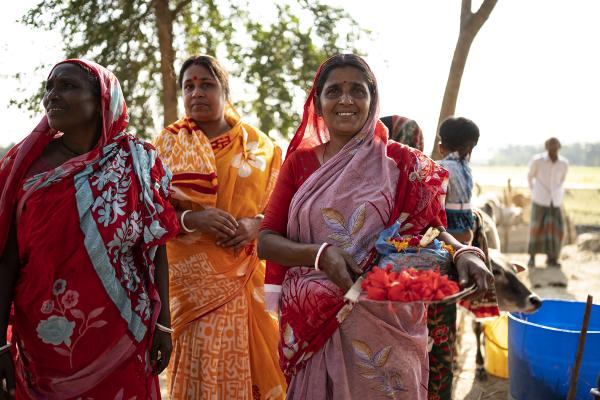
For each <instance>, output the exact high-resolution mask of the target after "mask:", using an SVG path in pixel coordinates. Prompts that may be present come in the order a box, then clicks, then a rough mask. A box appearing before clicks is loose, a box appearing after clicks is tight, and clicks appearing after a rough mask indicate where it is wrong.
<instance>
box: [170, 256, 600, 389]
mask: <svg viewBox="0 0 600 400" xmlns="http://www.w3.org/2000/svg"><path fill="white" fill-rule="evenodd" d="M508 257H509V259H511V260H513V261H515V262H520V263H522V264H524V265H525V264H526V263H527V259H528V256H527V254H522V253H515V254H508ZM536 261H537V264H538V266H537V267H536V268H532V269H529V270H527V271H526V272H523V273H522V274H521V276H520V277H521V278H522V279H523V280H524V281H525V282H526V283H527V285H528V286H529V287H530V288H532V289H533V291H535V292H536V293H537V294H538V295H539V296H540V297H541V298H542V299H548V298H559V299H572V300H573V299H574V300H578V301H585V300H586V298H587V295H588V294H591V295H593V296H594V303H600V254H598V253H590V252H578V251H577V248H576V246H575V245H569V246H566V247H565V248H564V250H563V253H562V256H561V263H562V268H560V269H557V268H546V267H545V266H544V265H543V263H544V262H545V260H544V258H543V257H542V256H540V255H538V259H537V260H536ZM459 322H460V324H461V325H460V326H459V332H461V333H459V334H460V339H459V340H460V341H461V344H460V348H459V355H458V368H457V370H456V372H455V378H454V379H455V383H454V396H453V398H454V399H456V400H506V399H508V398H509V397H508V380H507V379H500V378H495V377H493V376H489V378H488V380H487V381H485V382H478V381H476V380H475V354H476V350H475V335H474V333H473V331H472V318H471V317H470V316H469V315H467V314H466V313H461V314H460V315H459ZM161 391H162V395H163V398H164V399H168V396H167V393H166V378H165V374H164V373H163V374H161Z"/></svg>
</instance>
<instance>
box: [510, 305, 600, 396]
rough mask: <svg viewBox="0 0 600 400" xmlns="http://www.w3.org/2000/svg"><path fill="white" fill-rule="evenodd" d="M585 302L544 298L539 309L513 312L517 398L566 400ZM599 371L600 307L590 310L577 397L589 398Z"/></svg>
mask: <svg viewBox="0 0 600 400" xmlns="http://www.w3.org/2000/svg"><path fill="white" fill-rule="evenodd" d="M584 312H585V303H581V302H575V301H566V300H544V302H543V305H542V308H540V309H539V310H538V311H537V312H536V313H534V314H521V313H514V314H509V321H508V371H509V375H510V378H509V379H510V395H511V397H512V398H513V399H515V400H554V399H556V400H564V399H565V398H566V396H567V393H568V391H569V382H570V378H571V370H572V368H573V364H574V363H575V354H576V352H577V343H578V342H579V332H580V330H581V324H582V322H583V313H584ZM598 374H600V306H599V305H597V304H594V305H593V306H592V313H591V315H590V322H589V326H588V333H587V336H586V342H585V352H584V353H583V360H582V363H581V368H580V370H579V381H578V384H577V395H576V397H575V398H576V399H581V400H590V399H591V396H590V389H591V388H592V387H596V380H597V379H598Z"/></svg>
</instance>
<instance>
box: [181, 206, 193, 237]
mask: <svg viewBox="0 0 600 400" xmlns="http://www.w3.org/2000/svg"><path fill="white" fill-rule="evenodd" d="M190 212H192V210H185V211H184V212H182V213H181V216H180V217H179V224H180V225H181V227H182V228H183V230H184V231H186V232H187V233H194V232H196V230H195V229H190V228H188V227H187V226H185V222H183V220H184V219H185V215H186V214H187V213H190Z"/></svg>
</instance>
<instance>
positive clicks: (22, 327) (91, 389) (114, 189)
mask: <svg viewBox="0 0 600 400" xmlns="http://www.w3.org/2000/svg"><path fill="white" fill-rule="evenodd" d="M65 62H70V63H77V64H79V65H81V66H82V67H84V69H86V70H87V71H88V72H89V73H90V74H92V75H94V76H95V77H96V78H97V79H98V81H99V83H100V88H101V112H102V131H101V136H100V139H99V142H98V144H97V145H96V147H95V148H94V149H92V150H91V151H90V152H88V153H85V154H83V155H81V156H78V157H76V158H73V159H71V160H68V161H67V162H65V163H64V164H62V165H61V166H59V167H56V168H53V169H50V170H48V171H45V172H42V173H39V174H34V175H32V176H30V175H31V172H28V171H30V170H31V169H32V166H33V165H34V164H36V163H39V160H40V156H41V154H42V151H43V150H44V148H45V146H46V145H47V144H48V143H49V142H50V141H51V140H53V139H55V138H56V137H57V136H58V135H60V132H57V131H55V130H53V129H51V128H50V127H49V125H48V119H47V117H46V116H44V117H43V118H42V121H41V122H40V123H39V125H38V126H37V128H36V129H35V130H34V131H33V132H32V133H31V134H30V135H29V136H28V137H27V138H25V139H24V140H23V142H21V143H20V144H18V145H16V146H15V147H14V148H12V149H11V151H10V152H9V153H8V154H7V155H6V157H5V158H4V159H3V160H2V163H1V170H0V188H1V189H2V195H1V198H0V221H1V222H2V223H1V225H0V248H4V246H5V244H6V237H7V231H8V229H9V226H10V225H11V224H16V227H17V238H18V244H19V249H18V250H19V259H20V262H21V269H20V271H19V278H18V280H17V283H16V287H15V293H14V319H13V323H14V325H13V335H14V336H13V341H14V342H15V343H16V350H15V352H14V354H13V355H14V362H15V369H16V378H17V398H23V399H25V398H31V399H71V398H85V399H131V398H137V399H142V398H143V399H146V398H147V399H158V398H160V391H159V387H158V379H157V376H156V375H153V373H152V366H151V365H150V362H149V355H148V351H149V347H150V344H151V340H152V336H153V333H154V326H155V322H156V319H157V318H158V313H159V311H160V307H161V304H160V298H159V296H158V291H157V287H156V284H155V282H154V269H155V266H154V255H155V253H156V249H157V246H159V245H161V244H164V243H165V242H166V240H167V239H169V238H170V237H172V236H174V235H175V234H176V233H177V232H178V225H177V219H176V215H175V212H174V210H173V208H172V206H171V205H170V203H169V201H168V197H169V186H170V173H169V172H168V171H166V170H165V169H164V168H163V166H162V164H161V162H160V160H159V159H158V158H157V154H156V151H155V150H154V149H153V148H152V146H150V145H148V144H146V143H144V142H142V141H140V140H138V139H136V138H134V137H133V136H131V135H129V134H127V133H125V132H124V129H125V128H126V126H127V120H128V117H127V107H126V105H125V102H124V99H123V95H122V93H121V89H120V86H119V82H118V81H117V79H116V77H115V76H114V75H113V74H111V73H110V72H109V71H107V70H106V69H104V68H103V67H101V66H99V65H97V64H94V63H91V62H87V61H82V60H67V61H65ZM59 65H60V64H59ZM36 160H37V161H36ZM15 209H16V219H15V220H12V218H13V212H12V211H13V210H15Z"/></svg>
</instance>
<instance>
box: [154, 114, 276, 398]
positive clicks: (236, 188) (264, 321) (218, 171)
mask: <svg viewBox="0 0 600 400" xmlns="http://www.w3.org/2000/svg"><path fill="white" fill-rule="evenodd" d="M226 120H227V122H228V123H229V125H230V126H232V128H231V130H230V131H228V132H226V133H224V134H222V135H220V136H218V137H216V138H213V139H212V140H209V139H208V138H207V137H206V136H205V135H204V133H203V132H202V131H201V130H200V128H199V127H198V126H197V125H196V124H195V122H194V121H193V120H192V119H190V118H182V119H181V120H179V121H177V122H175V123H173V124H171V125H170V126H168V127H167V128H165V130H164V131H163V132H162V134H161V135H160V136H159V137H158V138H157V140H156V146H157V148H158V150H159V152H160V154H161V156H163V160H164V161H165V164H167V165H168V166H169V167H170V168H171V169H172V170H173V173H174V176H173V186H174V195H173V201H174V204H176V206H177V208H180V209H191V210H202V209H204V208H206V207H217V208H220V209H222V210H225V211H227V212H229V213H230V214H231V215H232V216H233V217H234V218H236V219H240V218H243V217H249V218H253V217H254V216H256V215H257V214H258V213H262V212H263V209H264V207H265V205H266V202H267V201H268V199H269V195H270V193H271V191H272V187H273V185H274V182H275V180H276V179H277V175H278V173H279V168H280V165H281V150H280V149H279V148H278V147H277V146H275V145H274V144H273V142H272V141H271V140H270V139H269V138H268V137H267V136H266V135H265V134H264V133H262V132H260V131H258V130H257V129H255V128H253V127H252V126H250V125H247V124H244V123H242V122H241V121H240V119H239V116H238V115H237V113H236V112H235V111H234V110H233V109H232V108H230V107H228V108H227V109H226ZM168 256H169V264H170V296H171V316H172V321H173V329H175V333H174V336H173V338H174V353H173V356H172V358H171V364H170V365H169V370H168V381H169V384H168V391H169V395H170V396H171V398H173V399H183V398H186V399H187V398H197V399H201V398H202V399H209V398H210V399H213V398H222V399H281V398H283V396H284V393H285V379H284V378H283V375H282V374H281V371H280V370H279V367H278V364H277V340H278V335H277V332H278V331H277V323H276V321H275V320H274V319H273V318H272V317H271V316H270V315H268V314H267V313H266V312H265V309H264V292H263V286H262V284H263V281H264V274H265V266H264V262H262V261H260V260H259V259H258V257H257V254H256V249H255V243H251V244H249V245H248V246H246V248H245V249H244V250H243V251H242V252H241V253H240V254H239V255H237V256H236V255H234V254H233V251H232V250H231V249H225V248H222V247H219V246H217V245H216V244H215V238H214V237H213V236H211V235H208V234H201V233H193V234H185V235H181V236H178V237H177V238H176V239H174V240H172V241H171V242H169V244H168Z"/></svg>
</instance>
